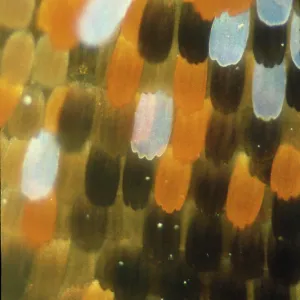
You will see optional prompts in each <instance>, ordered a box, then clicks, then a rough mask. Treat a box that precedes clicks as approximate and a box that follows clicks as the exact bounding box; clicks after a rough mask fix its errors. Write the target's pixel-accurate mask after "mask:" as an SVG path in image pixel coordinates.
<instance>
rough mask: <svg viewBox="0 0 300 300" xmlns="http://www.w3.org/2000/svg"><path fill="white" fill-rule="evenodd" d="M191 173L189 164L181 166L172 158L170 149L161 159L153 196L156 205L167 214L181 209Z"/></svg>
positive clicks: (181, 164)
mask: <svg viewBox="0 0 300 300" xmlns="http://www.w3.org/2000/svg"><path fill="white" fill-rule="evenodd" d="M191 171H192V167H191V164H189V163H188V164H183V163H181V162H180V161H178V160H176V159H175V158H174V156H173V149H172V147H169V148H168V149H167V150H166V152H165V153H164V155H163V156H162V157H161V159H160V161H159V164H158V168H157V172H156V178H155V189H154V194H155V200H156V203H157V204H158V205H159V206H161V207H162V209H163V210H164V211H166V212H167V213H172V212H173V211H174V210H180V209H181V208H182V206H183V204H184V201H185V199H186V196H187V193H188V189H189V184H190V179H191Z"/></svg>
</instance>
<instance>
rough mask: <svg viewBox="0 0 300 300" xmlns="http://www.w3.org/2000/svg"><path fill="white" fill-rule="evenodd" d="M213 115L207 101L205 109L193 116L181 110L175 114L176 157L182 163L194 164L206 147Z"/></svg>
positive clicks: (173, 138)
mask: <svg viewBox="0 0 300 300" xmlns="http://www.w3.org/2000/svg"><path fill="white" fill-rule="evenodd" d="M211 114H212V106H211V103H210V101H209V100H206V101H205V103H204V107H203V108H202V110H200V111H196V112H194V113H193V114H190V115H189V114H185V113H184V112H183V111H182V110H181V109H177V111H176V113H175V122H174V128H173V135H172V142H171V143H172V146H173V153H174V157H175V158H176V159H178V160H180V161H182V162H193V161H195V160H196V159H197V158H198V157H199V156H200V153H201V152H202V150H203V149H204V146H205V137H206V130H207V127H208V123H209V120H210V118H211Z"/></svg>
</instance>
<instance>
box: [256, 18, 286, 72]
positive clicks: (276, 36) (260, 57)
mask: <svg viewBox="0 0 300 300" xmlns="http://www.w3.org/2000/svg"><path fill="white" fill-rule="evenodd" d="M286 46H287V24H284V25H278V26H272V27H271V26H268V25H266V24H265V23H264V22H262V21H261V20H260V19H259V17H258V16H256V18H255V19H254V35H253V53H254V57H255V60H256V61H257V62H258V63H259V64H263V65H264V66H265V67H273V66H274V65H279V64H281V63H282V61H283V58H284V54H285V50H286Z"/></svg>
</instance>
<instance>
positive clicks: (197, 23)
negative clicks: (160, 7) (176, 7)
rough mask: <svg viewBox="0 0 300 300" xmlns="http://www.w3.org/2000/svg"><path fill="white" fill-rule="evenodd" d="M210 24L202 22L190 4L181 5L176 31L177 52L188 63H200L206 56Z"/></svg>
mask: <svg viewBox="0 0 300 300" xmlns="http://www.w3.org/2000/svg"><path fill="white" fill-rule="evenodd" d="M210 30H211V22H208V21H205V20H202V18H201V16H200V14H199V13H198V12H196V11H195V8H194V5H193V4H192V3H183V4H182V7H181V15H180V21H179V29H178V46H179V52H180V54H181V56H182V57H184V58H185V59H186V60H187V61H188V62H189V63H191V64H192V63H194V64H197V63H200V62H203V61H205V60H206V58H207V56H208V43H209V35H210Z"/></svg>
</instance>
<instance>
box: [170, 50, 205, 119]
mask: <svg viewBox="0 0 300 300" xmlns="http://www.w3.org/2000/svg"><path fill="white" fill-rule="evenodd" d="M206 84H207V60H206V61H204V62H203V63H199V64H197V65H196V64H189V63H188V62H187V61H186V60H185V59H184V58H182V57H181V56H180V55H178V57H177V62H176V68H175V74H174V85H173V92H174V94H173V97H174V101H175V103H176V106H177V107H178V108H180V109H182V110H183V111H184V112H185V113H192V112H195V111H198V110H201V109H202V107H203V102H204V98H205V94H206Z"/></svg>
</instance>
